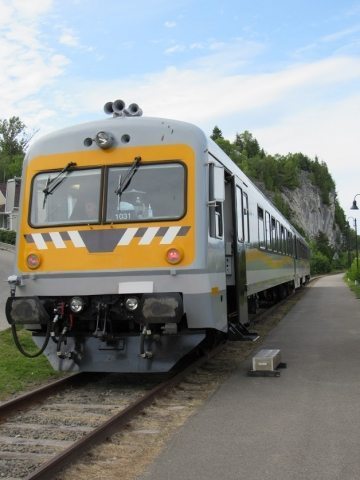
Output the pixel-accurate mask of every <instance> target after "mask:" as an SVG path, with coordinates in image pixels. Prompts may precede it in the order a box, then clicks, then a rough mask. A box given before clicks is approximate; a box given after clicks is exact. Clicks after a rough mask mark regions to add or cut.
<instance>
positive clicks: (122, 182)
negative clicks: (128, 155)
mask: <svg viewBox="0 0 360 480" xmlns="http://www.w3.org/2000/svg"><path fill="white" fill-rule="evenodd" d="M140 162H141V157H135V159H134V162H133V164H132V165H131V167H130V168H129V170H128V171H127V173H126V175H125V176H124V178H123V179H122V178H121V175H120V178H119V185H118V187H117V189H116V190H115V194H116V195H118V196H119V197H121V195H122V194H123V193H124V192H125V190H126V189H127V188H128V186H129V185H130V182H131V180H132V178H133V176H134V175H135V173H136V172H137V169H138V168H139V164H140Z"/></svg>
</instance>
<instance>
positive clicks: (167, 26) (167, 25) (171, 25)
mask: <svg viewBox="0 0 360 480" xmlns="http://www.w3.org/2000/svg"><path fill="white" fill-rule="evenodd" d="M164 26H165V27H166V28H175V27H176V22H170V21H167V22H165V23H164Z"/></svg>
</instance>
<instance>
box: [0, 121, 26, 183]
mask: <svg viewBox="0 0 360 480" xmlns="http://www.w3.org/2000/svg"><path fill="white" fill-rule="evenodd" d="M33 135H34V133H29V132H27V131H26V125H25V124H24V123H23V122H22V121H21V120H20V118H19V117H11V118H9V119H8V120H7V119H5V120H1V119H0V175H1V177H0V178H1V179H2V180H3V181H6V180H7V179H9V178H12V177H14V176H20V175H21V168H22V162H23V158H24V155H25V150H26V148H27V146H28V144H29V141H30V140H31V138H32V136H33Z"/></svg>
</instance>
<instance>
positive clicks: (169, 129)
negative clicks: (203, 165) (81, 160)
mask: <svg viewBox="0 0 360 480" xmlns="http://www.w3.org/2000/svg"><path fill="white" fill-rule="evenodd" d="M100 131H106V132H109V133H111V134H113V136H114V138H115V141H116V146H120V147H121V145H122V144H123V143H122V136H123V135H128V136H129V137H130V141H129V142H127V143H126V146H137V145H144V144H146V145H158V144H161V143H166V144H177V143H188V144H191V145H199V146H200V145H202V146H204V145H206V144H207V138H206V135H205V133H204V132H203V131H202V130H201V129H200V128H199V127H197V126H195V125H193V124H191V123H188V122H183V121H180V120H172V119H166V118H157V117H126V116H124V117H112V118H104V119H100V120H96V121H92V122H87V123H82V124H79V125H74V126H71V127H67V128H64V129H61V130H57V131H55V132H52V133H49V134H47V135H45V136H43V137H41V138H39V139H38V140H36V141H35V142H34V143H33V144H32V145H31V147H30V148H29V151H28V155H27V157H28V158H33V157H36V156H38V155H51V154H56V153H66V152H71V151H79V149H84V148H86V147H84V143H83V142H84V140H85V139H86V138H94V137H95V135H96V134H97V133H98V132H100ZM87 148H88V149H89V150H90V151H91V150H95V149H97V148H98V147H97V146H96V144H95V143H94V144H93V145H92V146H90V147H87Z"/></svg>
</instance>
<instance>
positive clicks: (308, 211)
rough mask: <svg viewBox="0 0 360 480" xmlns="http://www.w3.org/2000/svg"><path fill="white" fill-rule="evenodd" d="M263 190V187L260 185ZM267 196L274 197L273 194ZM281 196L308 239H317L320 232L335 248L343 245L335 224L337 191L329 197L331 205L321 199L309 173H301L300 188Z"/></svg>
mask: <svg viewBox="0 0 360 480" xmlns="http://www.w3.org/2000/svg"><path fill="white" fill-rule="evenodd" d="M259 187H260V188H261V189H263V186H262V185H259ZM267 195H270V196H273V194H272V193H271V192H267ZM281 196H282V198H283V200H284V201H285V202H287V203H288V204H289V206H290V208H291V211H292V220H293V221H294V222H296V224H297V225H298V226H299V227H301V228H302V229H303V230H304V232H305V233H306V235H307V236H308V238H310V239H313V238H315V237H316V236H317V235H318V234H319V233H320V232H323V233H325V234H326V236H327V237H328V239H329V243H330V245H331V246H333V247H337V246H339V245H340V244H341V240H342V234H341V231H340V228H339V226H338V225H337V224H336V222H335V198H336V194H335V191H334V192H331V193H330V195H329V200H330V202H329V204H328V205H326V204H324V203H323V201H322V199H321V192H320V190H319V189H318V187H317V186H316V185H314V184H313V183H312V181H311V179H310V175H309V173H308V172H305V171H301V173H300V187H299V188H296V189H294V190H290V189H287V188H283V190H282V191H281Z"/></svg>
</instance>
